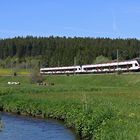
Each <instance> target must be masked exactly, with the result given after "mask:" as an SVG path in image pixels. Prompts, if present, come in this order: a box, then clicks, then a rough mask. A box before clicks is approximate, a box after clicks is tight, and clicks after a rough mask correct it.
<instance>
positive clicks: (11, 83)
mask: <svg viewBox="0 0 140 140" xmlns="http://www.w3.org/2000/svg"><path fill="white" fill-rule="evenodd" d="M8 85H20V82H8Z"/></svg>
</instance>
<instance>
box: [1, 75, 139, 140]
mask: <svg viewBox="0 0 140 140" xmlns="http://www.w3.org/2000/svg"><path fill="white" fill-rule="evenodd" d="M8 81H20V82H21V85H11V86H10V85H7V82H8ZM45 81H46V82H47V83H54V85H51V84H50V85H49V86H39V85H36V84H31V83H30V77H29V76H24V77H22V76H20V77H18V76H17V77H5V76H1V77H0V109H1V110H2V111H7V112H13V113H18V114H23V115H30V116H35V117H43V118H55V119H60V120H63V121H64V122H65V124H66V125H67V126H68V127H71V128H74V129H75V131H76V133H77V134H78V135H79V136H80V137H81V139H88V140H93V139H95V140H139V139H140V75H139V74H131V75H127V74H125V75H116V74H114V75H75V76H46V77H45Z"/></svg>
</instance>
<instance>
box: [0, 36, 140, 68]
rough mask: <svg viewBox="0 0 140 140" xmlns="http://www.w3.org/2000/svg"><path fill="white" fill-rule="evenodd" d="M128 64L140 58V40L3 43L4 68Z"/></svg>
mask: <svg viewBox="0 0 140 140" xmlns="http://www.w3.org/2000/svg"><path fill="white" fill-rule="evenodd" d="M117 49H118V50H119V59H121V60H128V59H132V58H135V57H139V56H140V40H137V39H110V38H89V37H86V38H81V37H74V38H70V37H69V38H66V37H53V36H50V37H32V36H27V37H15V38H12V39H1V40H0V67H10V66H11V65H14V66H15V65H17V64H22V67H26V64H28V66H32V65H33V64H37V65H39V66H67V65H73V64H74V63H76V64H78V65H82V64H91V63H93V62H95V60H96V58H97V57H98V56H104V57H107V58H108V59H110V60H114V59H116V50H117Z"/></svg>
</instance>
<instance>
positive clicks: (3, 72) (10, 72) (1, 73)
mask: <svg viewBox="0 0 140 140" xmlns="http://www.w3.org/2000/svg"><path fill="white" fill-rule="evenodd" d="M13 73H14V70H11V69H2V68H0V76H6V75H13ZM16 73H17V74H18V75H29V74H30V72H29V70H26V69H20V70H18V71H17V72H16Z"/></svg>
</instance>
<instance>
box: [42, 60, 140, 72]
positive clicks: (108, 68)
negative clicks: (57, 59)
mask: <svg viewBox="0 0 140 140" xmlns="http://www.w3.org/2000/svg"><path fill="white" fill-rule="evenodd" d="M139 70H140V59H134V60H129V61H122V62H111V63H103V64H91V65H82V66H68V67H52V68H41V69H40V73H41V74H83V73H84V74H86V73H112V72H116V71H122V72H129V71H139Z"/></svg>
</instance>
